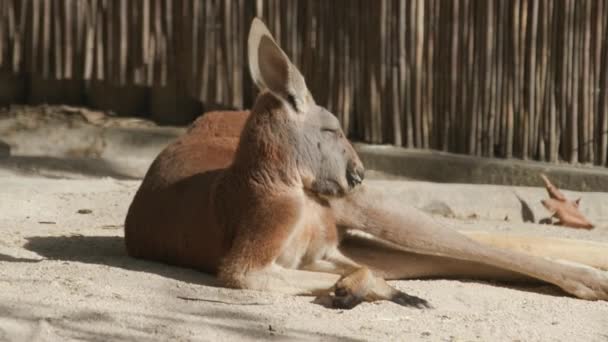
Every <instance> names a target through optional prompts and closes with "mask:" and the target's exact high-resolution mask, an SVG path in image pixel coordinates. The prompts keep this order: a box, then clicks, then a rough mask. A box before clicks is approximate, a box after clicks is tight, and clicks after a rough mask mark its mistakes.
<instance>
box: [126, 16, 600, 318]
mask: <svg viewBox="0 0 608 342" xmlns="http://www.w3.org/2000/svg"><path fill="white" fill-rule="evenodd" d="M248 55H249V56H248V57H249V68H250V72H251V75H252V77H253V79H254V81H255V83H256V84H257V86H258V87H259V89H260V94H259V96H258V98H257V100H256V102H255V104H254V106H253V108H252V110H251V113H247V112H233V113H221V114H219V113H210V114H207V115H205V116H204V117H202V118H201V119H199V120H197V121H196V122H195V123H194V125H193V126H192V127H191V128H190V130H189V131H188V132H187V133H186V134H185V135H184V136H182V137H181V138H179V139H178V140H177V141H176V142H174V143H173V144H171V145H169V146H168V147H167V148H166V149H165V150H164V151H163V152H161V153H160V155H159V156H158V157H157V158H156V160H155V161H154V162H153V163H152V165H151V166H150V169H149V170H148V172H147V174H146V176H145V178H144V180H143V183H142V184H141V187H140V188H139V190H138V191H137V193H136V195H135V198H134V199H133V202H132V204H131V206H130V208H129V212H128V214H127V218H126V222H125V241H126V247H127V250H128V253H129V254H130V255H132V256H134V257H137V258H144V259H149V260H156V261H161V262H165V263H169V264H173V265H179V266H185V267H191V268H195V269H198V270H201V271H203V272H207V273H212V274H215V275H217V277H218V278H219V280H220V281H221V283H222V284H223V285H224V286H226V287H232V288H242V289H255V290H266V291H277V292H283V293H289V294H296V295H313V296H323V297H326V298H331V300H332V302H331V303H332V304H333V305H334V306H336V307H352V306H354V305H356V304H357V303H359V302H361V301H374V300H391V301H393V302H396V303H399V304H402V305H411V306H416V307H424V306H427V305H428V303H427V302H426V300H424V299H421V298H418V297H414V296H410V295H407V294H405V293H403V292H401V291H399V290H397V289H395V288H393V287H391V286H390V285H388V284H387V282H386V281H385V280H384V279H408V278H421V277H425V278H426V277H450V278H458V277H461V278H476V279H491V280H503V281H509V280H515V279H518V280H521V279H524V278H525V279H535V280H541V281H545V282H548V283H551V284H555V285H557V286H559V287H560V288H561V289H563V290H564V291H565V292H567V293H569V294H571V295H574V296H576V297H579V298H582V299H588V300H607V299H608V276H607V275H606V272H605V270H607V269H608V245H606V244H599V243H592V242H584V241H576V240H567V239H556V238H533V237H525V236H509V235H500V234H490V233H460V232H458V231H455V230H452V229H450V228H447V227H444V226H443V225H441V224H440V223H438V222H436V221H435V220H433V218H432V217H430V216H427V215H426V214H425V213H423V212H421V211H419V210H417V209H415V208H411V207H407V206H404V205H402V204H400V203H394V202H391V201H388V200H386V199H384V198H383V194H382V192H381V191H379V190H378V189H376V188H374V187H373V186H371V185H367V184H364V183H362V182H363V175H364V169H363V165H362V163H361V161H360V160H359V157H358V156H357V153H356V152H355V150H354V149H353V147H352V146H351V144H350V143H349V141H348V140H347V139H346V137H345V136H344V133H343V132H342V130H341V128H340V124H339V122H338V120H337V119H336V118H335V116H334V115H333V114H331V113H330V112H328V111H327V110H326V109H324V108H322V107H320V106H318V105H317V104H316V103H315V102H314V100H313V98H312V96H311V94H310V92H309V91H308V89H307V87H306V83H305V81H304V78H303V77H302V75H301V73H300V72H299V71H298V69H297V68H296V67H295V66H294V65H293V64H292V63H291V62H290V60H289V58H288V57H287V55H286V54H285V53H284V52H283V51H282V50H281V48H280V47H279V46H278V45H277V43H276V42H275V40H274V38H273V37H272V35H271V34H270V33H269V31H268V29H267V28H266V26H265V25H264V24H263V23H262V22H261V21H260V20H258V19H254V20H253V23H252V26H251V30H250V33H249V39H248ZM353 232H354V233H353ZM357 232H363V233H365V234H357Z"/></svg>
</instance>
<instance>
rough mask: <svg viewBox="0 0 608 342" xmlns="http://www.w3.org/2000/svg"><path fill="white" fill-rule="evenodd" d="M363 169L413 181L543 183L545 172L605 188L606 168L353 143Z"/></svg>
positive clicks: (569, 183) (567, 184) (564, 181)
mask: <svg viewBox="0 0 608 342" xmlns="http://www.w3.org/2000/svg"><path fill="white" fill-rule="evenodd" d="M355 149H356V150H357V152H358V153H359V156H360V157H361V159H362V160H363V163H364V164H365V166H366V168H368V169H372V170H378V171H382V172H384V173H387V174H392V175H396V176H402V177H407V178H412V179H417V180H426V181H432V182H443V183H470V184H496V185H517V186H543V182H542V180H541V179H540V177H539V175H540V174H541V173H545V174H546V175H547V176H548V177H549V178H550V179H551V180H552V181H553V183H554V184H556V185H557V186H559V187H560V188H564V189H570V190H577V191H604V192H605V191H608V169H606V168H601V167H591V166H572V165H559V164H549V163H543V162H533V161H521V160H504V159H493V158H480V157H471V156H465V155H456V154H451V153H445V152H437V151H427V150H414V149H404V148H399V147H394V146H386V145H381V146H378V145H367V144H355Z"/></svg>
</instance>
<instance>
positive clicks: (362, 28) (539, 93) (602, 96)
mask: <svg viewBox="0 0 608 342" xmlns="http://www.w3.org/2000/svg"><path fill="white" fill-rule="evenodd" d="M255 15H257V16H260V17H262V18H263V20H264V21H265V22H266V24H267V25H268V26H269V28H270V30H271V31H272V32H273V33H274V35H275V37H276V38H277V40H278V41H279V43H280V44H281V46H282V47H283V48H284V50H285V51H286V53H287V54H288V55H289V56H291V58H292V60H293V61H294V63H295V64H296V65H297V66H298V67H299V68H300V69H301V70H302V71H303V74H304V75H305V77H306V79H307V83H308V85H309V88H310V89H311V91H312V93H313V95H314V96H315V98H316V99H317V102H318V103H320V104H322V105H324V106H326V107H328V108H329V109H330V110H331V111H333V112H334V113H336V115H337V116H338V117H339V118H340V119H341V120H342V123H343V125H344V127H345V129H346V130H347V131H348V132H349V134H350V136H351V138H353V139H355V140H360V141H365V142H370V143H390V144H395V145H400V146H407V147H412V148H432V149H438V150H444V151H450V152H456V153H466V154H471V155H478V156H489V157H492V156H495V157H504V158H522V159H536V160H545V161H550V162H557V161H566V162H570V163H579V162H580V163H593V164H597V165H604V166H605V165H607V158H608V2H606V1H603V0H510V1H500V0H451V1H440V0H411V1H399V0H376V1H366V0H333V1H323V0H314V1H297V0H257V1H246V0H205V1H198V0H173V1H171V0H62V1H60V0H29V1H28V0H0V65H2V67H3V68H5V69H6V68H8V69H10V70H11V72H13V73H15V74H21V73H33V74H37V75H41V76H42V77H43V78H48V79H59V80H61V79H82V80H87V81H88V80H98V81H103V82H105V83H107V84H112V85H126V84H135V85H141V86H153V85H157V84H160V85H163V84H167V83H168V82H176V83H179V84H181V85H183V86H184V87H185V91H186V92H187V93H189V94H190V95H191V96H193V97H196V98H198V99H200V100H201V101H203V102H204V103H205V102H212V103H223V104H226V105H230V106H232V107H236V108H242V107H248V106H250V105H251V103H252V100H253V98H254V96H255V90H254V88H253V86H252V82H251V80H250V79H249V74H248V71H247V69H246V51H245V48H246V35H247V30H248V28H249V25H250V22H251V19H252V18H253V17H254V16H255Z"/></svg>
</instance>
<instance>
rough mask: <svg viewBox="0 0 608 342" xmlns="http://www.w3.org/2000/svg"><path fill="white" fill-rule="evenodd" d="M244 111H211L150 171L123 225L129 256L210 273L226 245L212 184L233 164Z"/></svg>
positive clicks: (243, 121) (155, 163)
mask: <svg viewBox="0 0 608 342" xmlns="http://www.w3.org/2000/svg"><path fill="white" fill-rule="evenodd" d="M248 117H249V112H236V111H235V112H210V113H207V114H205V115H204V116H203V117H201V118H199V119H198V120H196V121H195V122H194V123H193V124H192V126H191V127H190V129H189V130H188V132H187V133H186V134H184V135H183V136H181V137H179V138H178V139H177V140H176V141H175V142H173V143H172V144H170V145H169V146H167V147H166V148H165V149H164V150H163V151H162V152H161V153H160V154H159V155H158V157H157V158H156V159H155V160H154V162H153V163H152V165H151V166H150V168H149V170H148V172H147V173H146V176H145V177H144V180H143V181H142V184H141V186H140V188H139V190H138V191H137V193H136V195H135V197H134V199H133V202H132V203H131V206H130V207H129V211H128V213H127V218H126V220H125V243H126V246H127V251H128V253H129V254H130V255H131V256H134V257H139V258H145V259H152V260H158V261H163V262H168V263H172V264H176V265H182V266H189V267H193V268H197V269H201V270H203V271H206V272H215V268H216V266H217V263H218V261H219V259H220V258H221V256H222V254H223V253H224V250H225V248H226V246H224V245H223V243H222V242H223V241H226V240H227V236H225V235H226V232H225V231H222V230H221V229H220V227H219V224H218V222H217V218H216V217H215V215H214V211H213V207H214V205H215V204H214V203H212V202H213V198H214V196H213V195H212V194H213V192H214V191H215V189H214V184H216V182H217V180H218V178H219V177H221V175H222V174H223V172H224V170H225V169H226V168H227V167H228V166H229V165H230V164H231V163H232V161H233V159H234V154H235V151H236V147H237V145H238V141H239V136H240V133H241V131H242V130H243V126H244V125H245V122H246V120H247V118H248Z"/></svg>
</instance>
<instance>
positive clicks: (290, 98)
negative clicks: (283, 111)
mask: <svg viewBox="0 0 608 342" xmlns="http://www.w3.org/2000/svg"><path fill="white" fill-rule="evenodd" d="M287 102H289V104H290V105H291V107H293V109H294V110H295V111H296V112H297V111H298V104H297V103H296V97H295V96H293V95H292V94H287Z"/></svg>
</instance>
